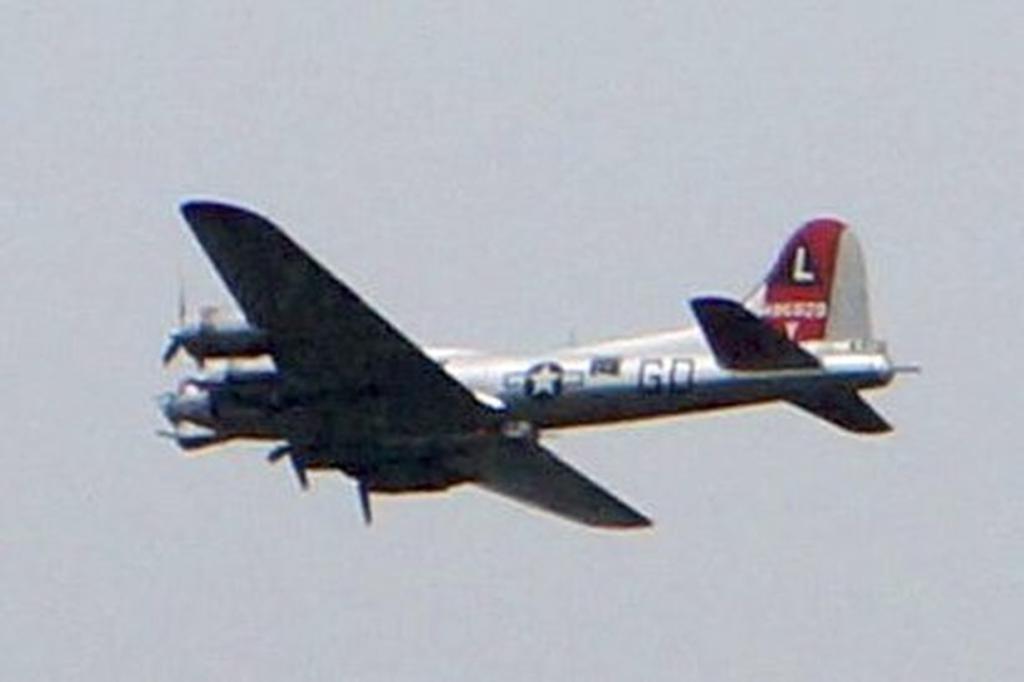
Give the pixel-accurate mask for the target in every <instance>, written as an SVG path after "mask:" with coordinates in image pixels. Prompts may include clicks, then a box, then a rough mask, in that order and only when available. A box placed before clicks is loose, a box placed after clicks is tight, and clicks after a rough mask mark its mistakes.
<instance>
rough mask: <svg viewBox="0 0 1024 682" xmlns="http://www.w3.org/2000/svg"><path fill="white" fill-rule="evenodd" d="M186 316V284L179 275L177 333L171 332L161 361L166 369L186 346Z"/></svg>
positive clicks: (179, 274)
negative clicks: (184, 334)
mask: <svg viewBox="0 0 1024 682" xmlns="http://www.w3.org/2000/svg"><path fill="white" fill-rule="evenodd" d="M185 314H186V303H185V284H184V283H183V281H182V279H181V273H178V326H177V328H176V329H175V331H173V332H171V338H170V341H169V342H168V344H167V348H165V349H164V353H163V355H162V356H161V358H160V360H161V361H162V362H163V364H164V366H165V367H166V366H167V365H169V364H170V363H171V361H172V360H174V358H175V357H176V356H177V355H178V352H179V351H181V349H182V347H183V346H184V345H185V341H184V339H182V337H181V333H180V332H181V329H182V328H183V327H184V326H185Z"/></svg>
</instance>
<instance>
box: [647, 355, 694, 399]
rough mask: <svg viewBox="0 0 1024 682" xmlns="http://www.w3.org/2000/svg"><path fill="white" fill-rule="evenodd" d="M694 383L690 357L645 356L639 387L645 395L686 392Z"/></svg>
mask: <svg viewBox="0 0 1024 682" xmlns="http://www.w3.org/2000/svg"><path fill="white" fill-rule="evenodd" d="M692 384H693V360H691V359H689V358H643V359H641V360H640V372H639V379H638V386H637V388H638V389H639V390H640V392H641V393H643V394H645V395H657V394H659V393H665V392H668V393H685V392H686V391H688V390H690V387H691V386H692Z"/></svg>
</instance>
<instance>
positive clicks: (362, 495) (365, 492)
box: [359, 481, 373, 526]
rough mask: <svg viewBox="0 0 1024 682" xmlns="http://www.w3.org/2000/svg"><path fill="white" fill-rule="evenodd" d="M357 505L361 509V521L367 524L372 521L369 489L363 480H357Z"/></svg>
mask: <svg viewBox="0 0 1024 682" xmlns="http://www.w3.org/2000/svg"><path fill="white" fill-rule="evenodd" d="M359 506H360V507H361V508H362V510H363V522H364V523H365V524H366V525H367V526H369V525H371V524H372V523H373V511H372V510H371V509H370V489H369V488H368V487H367V486H366V482H365V481H359Z"/></svg>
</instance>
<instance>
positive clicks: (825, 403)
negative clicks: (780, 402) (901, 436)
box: [786, 386, 892, 433]
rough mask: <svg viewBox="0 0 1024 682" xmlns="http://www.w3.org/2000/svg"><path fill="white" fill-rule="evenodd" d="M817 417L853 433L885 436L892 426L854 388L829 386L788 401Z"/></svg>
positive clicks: (788, 398)
mask: <svg viewBox="0 0 1024 682" xmlns="http://www.w3.org/2000/svg"><path fill="white" fill-rule="evenodd" d="M786 400H788V401H789V402H791V403H792V404H794V405H796V406H797V407H800V408H802V409H804V410H807V411H808V412H810V413H811V414H813V415H814V416H816V417H821V418H822V419H824V420H825V421H828V422H831V423H833V424H835V425H836V426H838V427H839V428H841V429H844V430H846V431H853V432H854V433H888V432H889V431H892V426H890V425H889V423H888V422H887V421H885V419H883V418H882V417H881V415H879V414H878V413H877V412H875V410H874V408H873V407H871V406H870V405H868V404H867V403H866V402H864V399H863V398H861V397H860V395H858V394H857V391H856V390H854V389H853V388H849V387H846V386H830V387H827V388H820V389H817V390H814V391H808V392H807V393H801V394H799V395H796V396H790V397H787V398H786Z"/></svg>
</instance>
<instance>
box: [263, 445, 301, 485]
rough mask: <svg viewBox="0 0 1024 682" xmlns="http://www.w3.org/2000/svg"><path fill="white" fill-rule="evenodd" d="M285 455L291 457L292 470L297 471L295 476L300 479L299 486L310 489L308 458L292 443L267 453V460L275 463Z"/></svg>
mask: <svg viewBox="0 0 1024 682" xmlns="http://www.w3.org/2000/svg"><path fill="white" fill-rule="evenodd" d="M284 457H288V458H290V459H291V462H292V470H293V471H294V472H295V478H297V479H298V481H299V487H300V488H302V489H303V490H309V476H308V475H307V474H306V459H305V457H303V456H302V455H301V454H299V453H298V452H296V451H295V449H294V448H293V447H292V446H291V445H281V446H279V447H276V448H274V449H273V450H271V451H270V454H268V455H267V461H268V462H270V463H271V464H274V463H276V462H277V461H279V460H280V459H282V458H284Z"/></svg>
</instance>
